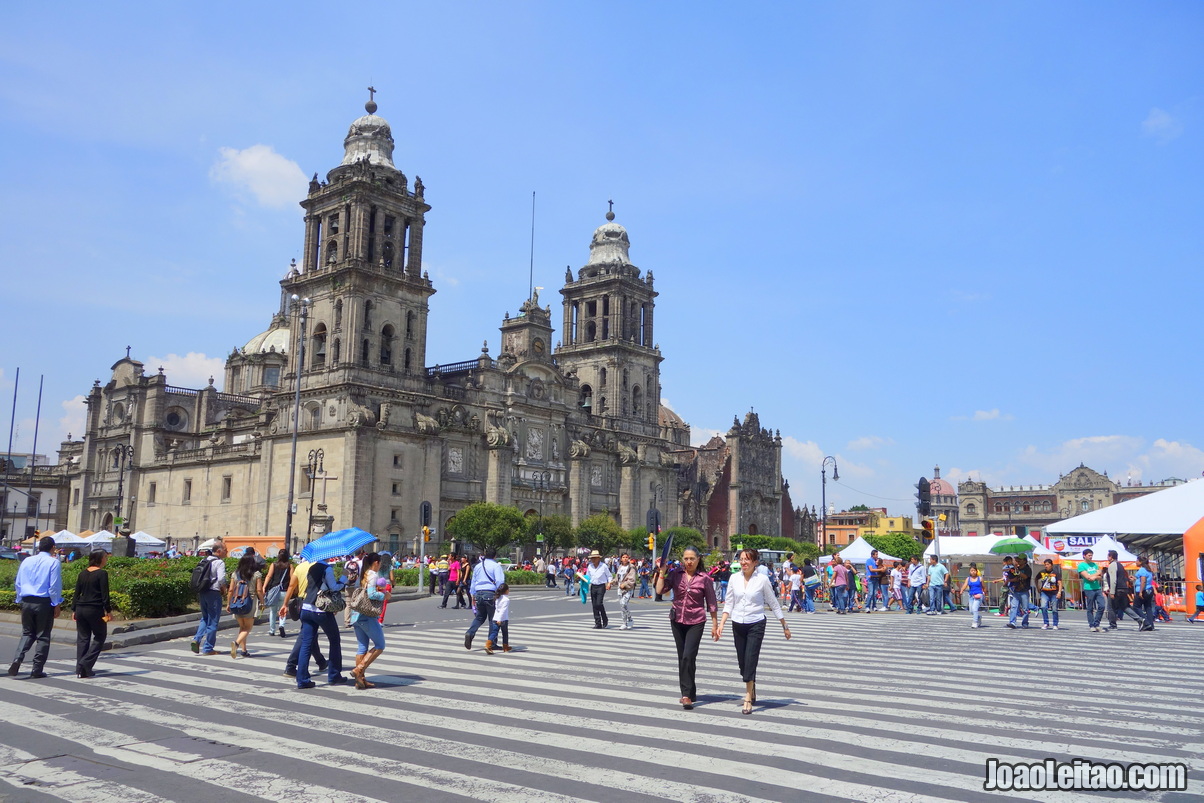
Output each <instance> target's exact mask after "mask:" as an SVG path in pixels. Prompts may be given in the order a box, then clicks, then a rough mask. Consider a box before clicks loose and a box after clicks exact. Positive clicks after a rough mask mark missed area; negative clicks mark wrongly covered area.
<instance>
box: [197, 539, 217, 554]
mask: <svg viewBox="0 0 1204 803" xmlns="http://www.w3.org/2000/svg"><path fill="white" fill-rule="evenodd" d="M220 540H222V539H220V538H210V539H209V540H208V541H202V542H201V543H200V544H199V545H198V546H197V552H200V551H201V550H202V549H213V547H214V546H216V545H217V542H218V541H220Z"/></svg>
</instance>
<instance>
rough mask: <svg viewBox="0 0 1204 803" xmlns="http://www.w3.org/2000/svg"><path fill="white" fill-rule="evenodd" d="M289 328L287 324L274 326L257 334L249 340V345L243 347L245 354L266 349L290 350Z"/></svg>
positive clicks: (257, 352) (256, 352)
mask: <svg viewBox="0 0 1204 803" xmlns="http://www.w3.org/2000/svg"><path fill="white" fill-rule="evenodd" d="M289 340H290V337H289V328H288V326H287V325H285V326H273V327H272V328H271V329H269V330H267V331H266V332H263V333H261V334H258V335H255V337H253V338H251V339H250V340H248V341H247V345H245V346H243V347H242V351H243V354H259V353H260V352H264V351H273V350H274V351H277V352H281V353H283V352H285V351H287V350H288V344H289Z"/></svg>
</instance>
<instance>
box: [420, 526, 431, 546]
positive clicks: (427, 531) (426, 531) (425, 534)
mask: <svg viewBox="0 0 1204 803" xmlns="http://www.w3.org/2000/svg"><path fill="white" fill-rule="evenodd" d="M422 540H423V541H425V542H426V543H428V544H429V543H430V542H431V528H430V527H423V528H422Z"/></svg>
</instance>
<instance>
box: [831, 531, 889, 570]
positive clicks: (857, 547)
mask: <svg viewBox="0 0 1204 803" xmlns="http://www.w3.org/2000/svg"><path fill="white" fill-rule="evenodd" d="M873 550H874V547H873V545H872V544H870V542H869V541H867V540H865V539H864V538H862V537H861V536H860V535H859V536H857V540H856V541H854V542H853V543H851V544H849V545H848V546H847V547H845V548H844V549H842V550H840V551H839V552H837V553H836V554H837V555H839V556H840V559H841V560H845V561H849V562H850V563H861V564H863V563H865V562H866V561H867V560H868V559H869V557H870V552H872V551H873ZM878 560H887V561H895V560H898V561H901V560H902V558H896V557H895V556H894V555H888V554H886V553H885V552H883V551H882V550H878Z"/></svg>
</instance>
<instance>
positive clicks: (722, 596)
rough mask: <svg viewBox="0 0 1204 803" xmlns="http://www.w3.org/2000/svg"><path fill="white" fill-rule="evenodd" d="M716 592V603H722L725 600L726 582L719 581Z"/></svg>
mask: <svg viewBox="0 0 1204 803" xmlns="http://www.w3.org/2000/svg"><path fill="white" fill-rule="evenodd" d="M718 591H719V594H718V601H719V602H724V601H725V600H727V580H720V581H719V588H718Z"/></svg>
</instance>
